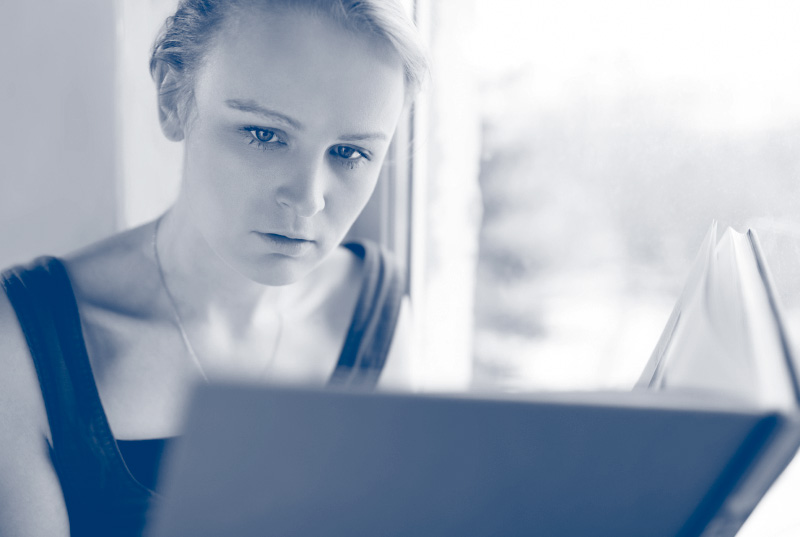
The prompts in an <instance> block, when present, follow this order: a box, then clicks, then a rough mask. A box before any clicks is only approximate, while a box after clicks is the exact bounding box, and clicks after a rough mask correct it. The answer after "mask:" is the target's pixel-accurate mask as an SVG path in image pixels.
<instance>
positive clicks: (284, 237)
mask: <svg viewBox="0 0 800 537" xmlns="http://www.w3.org/2000/svg"><path fill="white" fill-rule="evenodd" d="M257 233H258V234H259V235H264V236H265V237H271V238H273V239H275V240H279V241H290V242H296V243H301V242H314V241H313V240H312V239H307V238H305V237H295V236H292V235H284V234H281V233H260V232H257Z"/></svg>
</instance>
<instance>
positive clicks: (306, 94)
mask: <svg viewBox="0 0 800 537" xmlns="http://www.w3.org/2000/svg"><path fill="white" fill-rule="evenodd" d="M404 84H405V82H404V76H403V68H402V64H401V62H400V59H399V57H398V55H397V54H396V53H395V52H394V51H393V50H391V49H390V48H389V46H388V45H387V44H385V43H383V42H381V41H380V40H379V39H378V38H377V37H374V36H369V35H356V34H354V33H351V32H349V31H347V30H345V29H343V28H341V27H339V26H338V25H337V24H336V23H333V22H330V21H328V20H326V19H324V18H321V17H319V16H315V15H311V14H308V13H304V12H293V11H289V12H286V11H266V10H262V9H253V10H250V11H246V12H244V11H243V12H239V13H236V12H235V13H233V14H232V15H231V16H230V17H229V19H228V20H227V21H226V24H224V25H223V27H222V28H221V29H220V31H219V33H218V34H217V36H216V39H215V40H214V41H213V44H212V46H211V48H210V50H209V51H208V54H207V56H206V60H205V63H204V65H203V66H202V67H201V68H200V69H199V71H198V73H197V77H196V80H195V98H196V100H197V101H198V102H197V106H198V109H200V110H199V111H200V112H201V113H202V108H203V107H204V106H213V105H214V103H217V104H219V103H224V102H225V101H227V100H231V99H239V100H248V101H254V102H257V103H259V104H262V105H264V106H268V107H270V108H274V109H277V110H279V111H280V112H281V113H283V114H286V115H290V116H292V117H294V118H297V119H298V120H299V121H300V122H301V123H310V124H318V125H320V126H326V125H325V124H326V122H327V123H331V122H332V123H341V122H342V121H346V122H351V123H354V124H358V125H357V126H359V127H361V126H363V127H369V128H373V129H374V128H389V129H393V125H394V123H395V122H396V120H397V116H398V115H399V112H400V109H401V108H402V105H403V99H404V89H405V88H404ZM366 124H368V125H366ZM328 126H330V125H328ZM354 126H356V125H354ZM389 134H391V132H390V133H389Z"/></svg>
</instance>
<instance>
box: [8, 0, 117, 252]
mask: <svg viewBox="0 0 800 537" xmlns="http://www.w3.org/2000/svg"><path fill="white" fill-rule="evenodd" d="M114 17H115V14H114V3H113V2H109V1H108V0H70V1H69V2H67V1H59V0H39V1H37V2H7V3H4V5H3V13H2V17H0V73H2V78H0V125H2V128H0V229H2V233H0V266H6V265H8V264H10V263H12V262H17V261H23V260H27V259H30V258H31V257H32V256H35V255H39V254H42V253H49V254H62V253H64V252H67V251H69V250H72V249H75V248H77V247H79V246H82V245H84V244H87V243H89V242H91V241H94V240H96V239H98V238H100V237H102V236H104V235H108V234H109V233H112V232H113V231H114V230H115V229H116V219H117V211H116V186H115V180H116V177H115V167H116V166H115V159H116V157H115V133H116V118H115V109H114V100H113V96H114V87H115V70H114V61H115V57H114V54H115V18H114Z"/></svg>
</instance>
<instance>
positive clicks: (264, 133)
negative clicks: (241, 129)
mask: <svg viewBox="0 0 800 537" xmlns="http://www.w3.org/2000/svg"><path fill="white" fill-rule="evenodd" d="M247 132H249V133H250V135H251V136H252V137H253V139H252V140H250V143H251V144H252V143H261V144H274V143H278V142H279V140H278V135H277V134H275V132H274V131H270V130H267V129H248V131H247Z"/></svg>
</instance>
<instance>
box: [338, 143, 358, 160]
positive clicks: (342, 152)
mask: <svg viewBox="0 0 800 537" xmlns="http://www.w3.org/2000/svg"><path fill="white" fill-rule="evenodd" d="M331 153H333V154H334V155H335V156H337V157H339V158H341V159H345V160H358V159H361V158H364V154H363V153H361V152H360V151H358V150H357V149H353V148H352V147H348V146H346V145H337V146H336V147H334V148H333V149H331Z"/></svg>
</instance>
